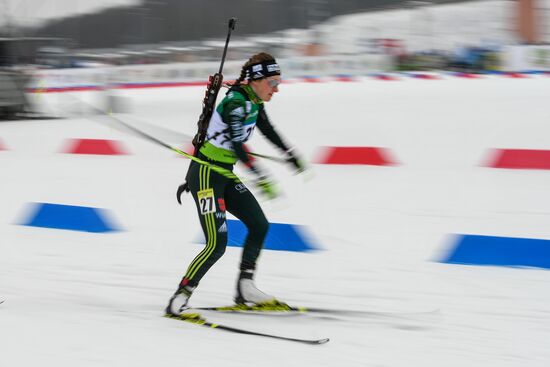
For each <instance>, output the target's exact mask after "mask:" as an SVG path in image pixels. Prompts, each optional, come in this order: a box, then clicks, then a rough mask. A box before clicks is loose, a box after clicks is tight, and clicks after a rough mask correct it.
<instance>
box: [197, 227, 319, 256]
mask: <svg viewBox="0 0 550 367" xmlns="http://www.w3.org/2000/svg"><path fill="white" fill-rule="evenodd" d="M247 233H248V231H247V229H246V226H245V225H244V224H243V223H242V222H241V221H239V220H232V219H228V220H227V235H228V236H227V246H231V247H243V244H244V241H245V238H246V235H247ZM199 242H201V243H204V237H202V238H201V239H200V241H199ZM264 249H267V250H275V251H296V252H307V251H314V250H318V248H317V247H316V246H315V245H314V244H313V242H312V240H311V238H310V236H309V235H308V234H307V230H306V228H305V227H304V226H298V225H292V224H285V223H270V224H269V231H268V232H267V237H266V239H265V242H264Z"/></svg>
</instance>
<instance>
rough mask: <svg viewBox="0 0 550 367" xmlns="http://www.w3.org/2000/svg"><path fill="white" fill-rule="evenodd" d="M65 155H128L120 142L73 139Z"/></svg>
mask: <svg viewBox="0 0 550 367" xmlns="http://www.w3.org/2000/svg"><path fill="white" fill-rule="evenodd" d="M64 153H69V154H97V155H122V154H128V153H127V152H126V151H125V150H124V149H123V148H122V147H121V144H120V142H119V141H116V140H105V139H73V140H72V141H71V142H70V143H69V147H68V148H67V149H66V150H65V151H64Z"/></svg>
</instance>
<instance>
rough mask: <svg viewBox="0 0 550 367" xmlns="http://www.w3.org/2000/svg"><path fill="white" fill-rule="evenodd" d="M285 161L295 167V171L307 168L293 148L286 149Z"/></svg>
mask: <svg viewBox="0 0 550 367" xmlns="http://www.w3.org/2000/svg"><path fill="white" fill-rule="evenodd" d="M286 161H287V162H288V163H290V164H292V165H293V166H294V168H296V171H295V173H302V172H304V171H305V170H306V168H307V167H306V165H305V163H304V161H303V160H302V159H301V158H300V157H299V156H298V155H297V154H296V152H295V151H294V148H291V149H289V150H287V151H286Z"/></svg>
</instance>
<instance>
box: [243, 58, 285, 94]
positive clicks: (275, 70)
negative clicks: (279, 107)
mask: <svg viewBox="0 0 550 367" xmlns="http://www.w3.org/2000/svg"><path fill="white" fill-rule="evenodd" d="M245 79H246V80H247V81H248V84H249V85H250V86H251V87H252V89H253V90H254V92H255V93H256V94H257V95H258V97H260V99H261V100H262V101H265V102H269V101H270V100H271V97H273V94H275V93H277V92H278V91H279V84H280V83H281V69H280V68H279V64H277V61H275V58H274V57H273V56H271V55H270V54H268V53H265V52H261V53H259V54H256V55H254V56H252V57H251V58H250V59H248V61H247V62H246V63H245V64H244V65H243V67H242V69H241V76H240V77H239V79H237V84H240V83H241V82H243V81H244V80H245Z"/></svg>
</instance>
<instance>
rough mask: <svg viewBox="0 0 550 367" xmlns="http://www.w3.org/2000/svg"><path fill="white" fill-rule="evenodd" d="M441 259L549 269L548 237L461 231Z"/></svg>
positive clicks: (454, 261)
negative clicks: (490, 234) (496, 235)
mask: <svg viewBox="0 0 550 367" xmlns="http://www.w3.org/2000/svg"><path fill="white" fill-rule="evenodd" d="M441 262H443V263H449V264H467V265H495V266H525V267H536V268H544V269H550V240H540V239H530V238H513V237H493V236H479V235H460V236H458V238H457V240H456V243H455V245H454V247H453V248H452V249H451V251H450V252H449V254H448V255H447V256H445V257H444V258H443V259H442V260H441Z"/></svg>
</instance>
